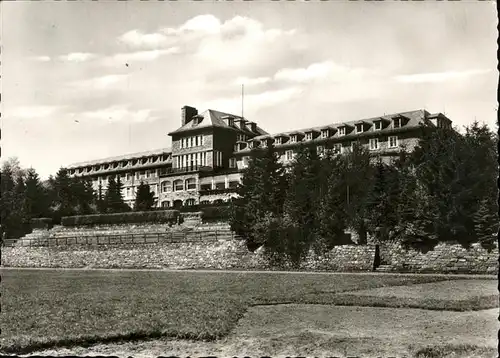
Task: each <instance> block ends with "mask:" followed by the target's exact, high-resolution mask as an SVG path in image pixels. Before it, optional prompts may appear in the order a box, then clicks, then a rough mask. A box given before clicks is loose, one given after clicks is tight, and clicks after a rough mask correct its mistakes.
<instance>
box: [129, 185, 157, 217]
mask: <svg viewBox="0 0 500 358" xmlns="http://www.w3.org/2000/svg"><path fill="white" fill-rule="evenodd" d="M153 204H154V193H153V192H152V191H151V190H150V188H149V185H146V184H144V182H142V181H141V183H140V184H139V186H138V187H137V194H136V196H135V203H134V210H136V211H145V210H151V208H152V206H153Z"/></svg>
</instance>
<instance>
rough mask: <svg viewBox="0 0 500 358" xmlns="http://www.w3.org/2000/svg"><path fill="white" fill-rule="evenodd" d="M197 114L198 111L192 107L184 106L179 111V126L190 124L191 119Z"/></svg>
mask: <svg viewBox="0 0 500 358" xmlns="http://www.w3.org/2000/svg"><path fill="white" fill-rule="evenodd" d="M197 114H198V110H197V109H196V108H194V107H190V106H184V107H182V109H181V126H183V125H185V124H186V123H189V122H191V119H193V117H194V116H196V115H197Z"/></svg>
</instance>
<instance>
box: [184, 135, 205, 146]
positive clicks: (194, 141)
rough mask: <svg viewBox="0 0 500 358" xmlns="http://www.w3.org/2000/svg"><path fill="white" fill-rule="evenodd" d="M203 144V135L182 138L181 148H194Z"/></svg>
mask: <svg viewBox="0 0 500 358" xmlns="http://www.w3.org/2000/svg"><path fill="white" fill-rule="evenodd" d="M202 145H203V135H197V136H192V137H186V138H181V148H192V147H199V146H202Z"/></svg>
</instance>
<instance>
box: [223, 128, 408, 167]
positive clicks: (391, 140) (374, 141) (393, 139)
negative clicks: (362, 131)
mask: <svg viewBox="0 0 500 358" xmlns="http://www.w3.org/2000/svg"><path fill="white" fill-rule="evenodd" d="M355 143H356V142H351V144H350V146H348V147H346V146H343V145H342V143H335V144H333V147H332V151H333V152H334V153H339V154H341V153H344V152H345V151H346V150H348V148H349V150H352V149H353V148H354V144H355ZM368 145H369V149H370V150H378V149H380V139H379V138H371V139H370V140H369V142H368ZM398 146H399V138H398V136H389V137H388V148H397V147H398ZM317 150H318V153H323V152H324V150H325V147H324V146H322V145H318V146H317ZM284 156H285V160H293V158H294V157H295V151H294V150H293V149H289V150H286V151H285V152H284ZM248 161H249V158H248V157H243V166H244V167H246V166H248ZM229 166H230V167H231V168H236V158H231V159H229Z"/></svg>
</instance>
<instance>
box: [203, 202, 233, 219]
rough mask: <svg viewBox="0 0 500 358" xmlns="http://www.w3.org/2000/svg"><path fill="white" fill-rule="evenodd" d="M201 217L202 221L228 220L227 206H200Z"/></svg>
mask: <svg viewBox="0 0 500 358" xmlns="http://www.w3.org/2000/svg"><path fill="white" fill-rule="evenodd" d="M201 219H202V220H203V221H215V220H228V219H229V206H228V205H224V206H205V207H202V208H201Z"/></svg>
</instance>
